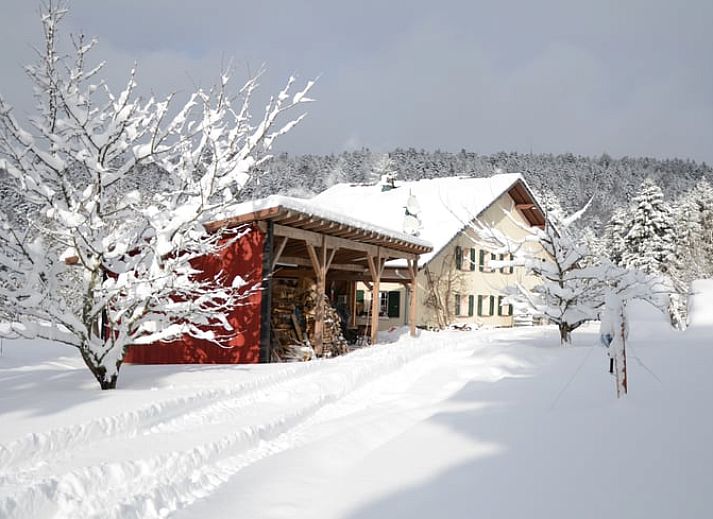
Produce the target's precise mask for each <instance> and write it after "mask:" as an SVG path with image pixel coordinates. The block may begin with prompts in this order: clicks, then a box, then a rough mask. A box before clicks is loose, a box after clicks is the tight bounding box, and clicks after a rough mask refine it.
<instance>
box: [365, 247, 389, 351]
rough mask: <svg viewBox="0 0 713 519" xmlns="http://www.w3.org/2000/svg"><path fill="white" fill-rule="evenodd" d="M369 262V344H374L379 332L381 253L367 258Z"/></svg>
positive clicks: (382, 264) (383, 263)
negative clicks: (370, 284)
mask: <svg viewBox="0 0 713 519" xmlns="http://www.w3.org/2000/svg"><path fill="white" fill-rule="evenodd" d="M367 261H368V262H369V272H370V273H371V283H372V289H371V344H376V340H377V334H378V332H379V285H380V283H381V275H382V274H383V273H384V265H385V264H386V261H385V260H384V259H382V258H381V251H379V253H378V254H377V255H376V261H374V256H371V255H369V256H367Z"/></svg>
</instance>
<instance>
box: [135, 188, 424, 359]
mask: <svg viewBox="0 0 713 519" xmlns="http://www.w3.org/2000/svg"><path fill="white" fill-rule="evenodd" d="M242 225H248V226H249V229H250V232H248V233H246V234H245V235H244V236H242V237H241V239H240V240H238V241H236V243H235V244H233V245H232V246H230V247H229V248H227V249H225V250H224V251H223V252H222V254H221V255H220V256H215V257H206V258H204V260H203V261H202V262H201V265H200V266H201V267H202V269H203V271H204V272H205V273H206V274H207V275H211V276H212V275H213V274H215V273H218V272H220V271H222V272H223V273H224V274H225V278H226V282H228V283H230V282H232V280H233V278H234V277H235V276H237V275H239V276H241V277H242V278H243V279H245V280H261V281H260V282H261V284H262V289H261V290H258V291H254V292H253V293H251V294H250V295H249V296H248V297H247V298H246V299H245V300H244V301H243V302H242V304H241V306H238V307H236V308H234V310H233V311H232V312H231V315H229V316H228V319H229V321H230V323H231V324H232V325H233V327H234V329H235V330H238V333H236V334H235V335H234V336H233V337H232V338H231V339H230V340H227V341H225V343H223V344H222V347H220V346H217V345H215V344H213V343H210V342H207V341H201V340H197V339H193V338H190V337H184V338H183V339H181V340H177V341H174V342H171V343H161V344H154V345H149V346H132V347H130V348H129V351H128V353H127V355H126V357H125V362H128V363H134V364H183V363H199V364H200V363H215V364H221V363H222V364H232V363H241V364H242V363H256V362H269V361H270V360H271V359H272V358H273V355H272V345H273V333H272V332H271V323H272V322H273V311H274V309H273V305H272V294H273V291H274V290H273V289H274V287H273V284H275V283H279V282H281V281H284V280H305V279H308V280H311V282H313V283H314V285H315V286H316V290H317V292H318V293H319V294H321V295H325V294H327V295H328V296H329V298H330V299H331V300H333V301H334V300H337V299H338V300H340V301H346V302H347V305H348V310H349V312H350V313H351V314H352V315H355V314H354V312H355V310H354V309H355V307H356V289H355V285H356V283H357V282H358V281H365V282H368V283H369V284H370V285H371V286H372V287H373V290H374V291H375V293H378V290H379V282H380V281H381V280H382V279H383V276H384V265H385V263H386V262H387V261H389V260H391V259H406V260H407V264H408V268H407V269H405V270H406V272H405V274H402V275H400V276H399V278H398V279H399V281H400V282H403V283H404V284H405V285H407V287H408V288H409V290H410V291H411V293H414V292H413V291H414V290H415V287H416V274H417V264H418V256H419V255H420V254H423V253H426V252H430V251H431V249H432V248H431V246H430V244H429V243H428V242H425V241H423V240H419V239H418V238H415V237H413V236H410V235H406V234H402V233H399V232H394V231H392V230H388V229H384V228H380V227H376V226H374V225H371V224H367V223H364V222H360V221H358V220H355V219H353V218H350V217H347V216H345V215H341V214H339V213H335V212H331V211H326V210H323V209H320V208H318V207H315V206H313V205H311V204H310V203H309V201H305V200H300V199H294V198H288V197H280V196H271V197H268V198H266V199H262V200H257V201H253V202H247V203H244V204H240V205H239V206H237V207H236V208H235V211H234V213H233V216H231V217H230V218H226V219H223V220H219V221H215V222H211V223H210V224H208V225H206V228H207V229H208V230H209V231H211V232H215V231H219V230H221V229H226V228H235V227H237V226H242ZM321 300H322V298H320V301H321ZM410 301H411V305H410V307H409V323H410V325H411V331H412V333H414V331H415V309H416V307H415V301H416V298H415V297H411V298H410ZM373 305H374V306H375V308H372V311H371V314H370V315H371V316H372V317H371V319H372V323H371V327H370V328H371V330H370V331H371V339H372V343H375V342H376V330H377V328H378V326H377V320H378V316H379V312H378V308H376V305H378V298H373ZM323 330H324V308H323V304H321V305H318V306H317V312H316V317H315V323H314V344H313V346H314V348H315V350H316V351H317V352H318V353H319V352H321V351H322V340H323V339H322V333H323Z"/></svg>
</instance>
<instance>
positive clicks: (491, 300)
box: [488, 296, 495, 315]
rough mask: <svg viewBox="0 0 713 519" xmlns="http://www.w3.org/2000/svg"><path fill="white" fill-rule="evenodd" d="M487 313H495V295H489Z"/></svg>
mask: <svg viewBox="0 0 713 519" xmlns="http://www.w3.org/2000/svg"><path fill="white" fill-rule="evenodd" d="M488 315H495V296H490V313H489V314H488Z"/></svg>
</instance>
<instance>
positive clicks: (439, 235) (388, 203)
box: [310, 173, 526, 266]
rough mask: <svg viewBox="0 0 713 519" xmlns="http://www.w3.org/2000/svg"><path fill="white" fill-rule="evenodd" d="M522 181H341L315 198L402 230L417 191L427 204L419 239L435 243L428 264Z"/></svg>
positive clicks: (514, 177)
mask: <svg viewBox="0 0 713 519" xmlns="http://www.w3.org/2000/svg"><path fill="white" fill-rule="evenodd" d="M518 182H522V184H523V185H525V186H526V184H525V181H524V179H523V177H522V175H520V174H519V173H506V174H499V175H493V176H491V177H483V178H473V177H445V178H432V179H424V180H417V181H410V182H401V181H396V189H391V190H389V191H382V190H381V189H382V186H381V185H370V186H369V185H353V184H337V185H335V186H333V187H331V188H329V189H327V190H326V191H323V192H322V193H320V194H318V195H317V196H316V197H314V198H312V199H311V200H310V202H312V203H314V204H315V205H319V206H321V207H323V208H325V209H330V210H333V211H338V212H340V213H344V214H348V215H354V216H357V217H359V218H361V219H363V220H366V221H368V222H372V223H373V224H375V225H379V226H381V227H385V228H389V229H399V230H400V229H402V228H403V222H404V216H405V207H406V201H407V199H408V197H409V194H413V195H415V197H416V199H417V200H418V204H419V206H420V208H421V213H420V215H419V216H420V219H421V224H422V228H421V232H420V233H419V238H422V239H424V240H427V241H429V242H430V243H432V244H433V251H432V252H429V253H425V254H422V255H421V256H420V259H419V266H422V265H425V264H427V263H428V262H429V261H430V260H431V259H432V258H433V257H434V256H435V255H436V254H438V253H439V252H440V251H441V249H443V248H444V247H445V246H446V245H447V244H448V242H450V241H451V239H452V238H453V237H454V236H455V235H456V234H457V233H458V232H460V231H461V230H462V229H463V228H464V227H465V225H466V224H467V222H470V221H471V220H473V218H475V217H477V216H478V215H479V214H480V213H482V212H483V211H484V210H485V209H487V208H488V207H489V206H490V205H491V204H492V203H493V202H494V201H495V200H497V199H498V198H499V197H500V196H501V195H503V194H504V193H506V192H507V191H509V190H510V189H511V188H512V187H513V186H514V185H515V184H517V183H518ZM390 264H392V263H390Z"/></svg>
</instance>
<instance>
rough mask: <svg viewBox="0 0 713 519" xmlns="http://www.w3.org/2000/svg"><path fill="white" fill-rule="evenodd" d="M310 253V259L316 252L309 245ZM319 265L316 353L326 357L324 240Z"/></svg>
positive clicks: (315, 335)
mask: <svg viewBox="0 0 713 519" xmlns="http://www.w3.org/2000/svg"><path fill="white" fill-rule="evenodd" d="M307 247H308V250H309V251H310V257H312V253H313V252H316V251H314V247H312V246H311V245H307ZM316 260H317V261H318V263H319V265H318V266H317V267H316V268H315V270H316V271H317V304H316V306H315V309H314V352H315V353H316V354H317V356H319V357H321V356H323V355H324V313H325V307H324V297H325V292H326V288H327V247H326V246H325V244H324V240H322V247H320V250H319V257H318V258H316Z"/></svg>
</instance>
